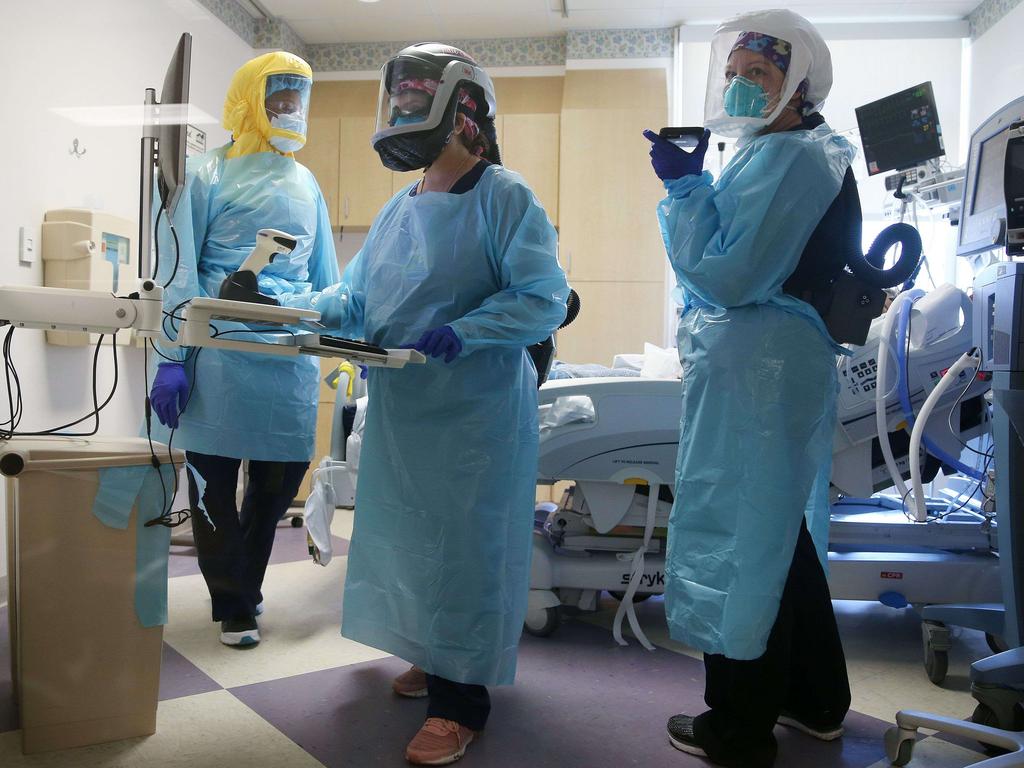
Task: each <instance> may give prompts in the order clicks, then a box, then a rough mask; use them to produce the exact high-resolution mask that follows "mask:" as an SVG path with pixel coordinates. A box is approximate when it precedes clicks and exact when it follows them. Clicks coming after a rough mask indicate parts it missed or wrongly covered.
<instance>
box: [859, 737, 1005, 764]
mask: <svg viewBox="0 0 1024 768" xmlns="http://www.w3.org/2000/svg"><path fill="white" fill-rule="evenodd" d="M984 759H985V755H983V754H981V753H980V752H972V751H971V750H968V749H964V748H963V747H958V746H957V745H956V744H950V743H949V742H948V741H942V740H941V739H925V740H924V741H919V742H918V743H917V744H916V745H915V746H914V759H913V760H911V762H910V765H911V766H912V768H913V767H915V766H920V768H963V767H964V766H966V765H973V764H974V763H977V762H980V761H982V760H984ZM890 765H891V764H890V763H889V761H888V760H880V761H879V762H877V763H874V764H872V765H869V766H868V768H890Z"/></svg>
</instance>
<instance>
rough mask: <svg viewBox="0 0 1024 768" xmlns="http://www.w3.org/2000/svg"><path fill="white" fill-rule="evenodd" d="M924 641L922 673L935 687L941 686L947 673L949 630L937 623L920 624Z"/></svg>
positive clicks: (926, 622)
mask: <svg viewBox="0 0 1024 768" xmlns="http://www.w3.org/2000/svg"><path fill="white" fill-rule="evenodd" d="M921 637H922V639H923V640H924V671H925V672H926V673H927V675H928V679H929V680H931V681H932V682H933V683H934V684H935V685H942V682H943V681H944V680H945V679H946V673H947V672H948V671H949V649H950V642H949V629H948V628H947V627H946V625H945V624H943V623H941V622H938V621H923V622H921Z"/></svg>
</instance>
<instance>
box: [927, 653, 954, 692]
mask: <svg viewBox="0 0 1024 768" xmlns="http://www.w3.org/2000/svg"><path fill="white" fill-rule="evenodd" d="M924 671H925V673H926V674H927V675H928V679H929V680H931V681H932V682H933V683H935V685H942V682H943V681H944V680H945V679H946V673H947V672H948V671H949V653H947V652H946V651H936V650H934V649H932V648H926V649H925V652H924Z"/></svg>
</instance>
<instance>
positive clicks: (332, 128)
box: [296, 117, 341, 227]
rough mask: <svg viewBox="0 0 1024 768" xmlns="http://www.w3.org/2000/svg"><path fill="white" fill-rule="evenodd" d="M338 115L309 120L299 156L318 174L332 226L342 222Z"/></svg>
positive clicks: (305, 164) (298, 157) (300, 159)
mask: <svg viewBox="0 0 1024 768" xmlns="http://www.w3.org/2000/svg"><path fill="white" fill-rule="evenodd" d="M339 129H340V125H339V123H338V118H336V117H317V118H312V119H310V121H309V129H308V130H309V133H308V134H307V136H306V146H305V147H303V148H302V150H301V151H300V152H299V154H298V155H296V158H297V159H298V161H299V162H300V163H302V164H303V165H304V166H306V167H307V168H309V170H310V171H312V172H313V175H314V176H315V177H316V180H317V183H318V184H319V185H320V191H321V192H323V195H324V199H325V200H326V201H327V211H328V213H329V214H330V217H331V226H332V227H337V226H340V219H339V206H338V163H339V158H340V154H341V153H340V146H339V142H338V139H339V135H340V133H339Z"/></svg>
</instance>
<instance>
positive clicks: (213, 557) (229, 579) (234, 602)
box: [186, 451, 309, 621]
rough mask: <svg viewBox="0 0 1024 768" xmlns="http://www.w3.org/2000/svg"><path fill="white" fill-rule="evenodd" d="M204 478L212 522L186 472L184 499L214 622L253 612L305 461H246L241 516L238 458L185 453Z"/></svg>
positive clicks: (243, 616) (205, 497) (246, 615)
mask: <svg viewBox="0 0 1024 768" xmlns="http://www.w3.org/2000/svg"><path fill="white" fill-rule="evenodd" d="M186 457H187V458H188V462H189V463H190V464H191V465H192V466H193V467H195V468H196V470H197V471H198V472H199V474H200V475H202V476H203V479H204V480H205V481H206V492H205V493H204V494H203V503H204V504H205V505H206V511H207V512H208V513H209V515H210V520H211V521H212V522H213V527H212V528H211V526H210V523H208V522H207V521H206V517H205V516H204V515H203V513H202V512H200V511H198V509H199V508H198V503H199V498H198V495H199V494H198V490H197V488H196V484H195V480H194V479H193V478H192V476H191V474H190V473H189V478H188V498H189V504H190V506H191V507H192V509H193V510H196V511H195V512H194V513H193V515H192V532H193V533H194V534H195V539H196V548H197V549H198V550H199V569H200V570H201V571H202V572H203V578H204V579H206V586H207V588H208V589H209V590H210V597H211V598H212V599H213V620H214V621H225V620H230V619H238V618H245V617H248V616H255V615H256V605H257V604H258V603H260V602H261V601H262V600H263V595H262V594H261V593H260V589H261V588H262V587H263V577H264V575H265V574H266V572H267V563H268V562H269V560H270V551H271V550H272V549H273V547H274V534H275V532H276V529H277V523H278V521H280V520H281V518H282V517H284V514H285V512H287V511H288V507H289V505H290V504H291V503H292V500H293V499H294V498H295V494H296V493H297V492H298V490H299V484H300V483H302V478H303V476H304V475H305V474H306V469H307V468H308V467H309V462H304V461H287V462H284V461H250V462H249V481H248V483H247V484H246V486H245V496H244V498H243V500H242V509H241V515H239V510H238V506H237V503H236V501H235V489H236V488H237V486H238V470H239V467H240V466H241V464H242V462H241V460H240V459H230V458H225V457H223V456H208V455H206V454H203V453H193V452H191V451H189V452H187V453H186Z"/></svg>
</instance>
